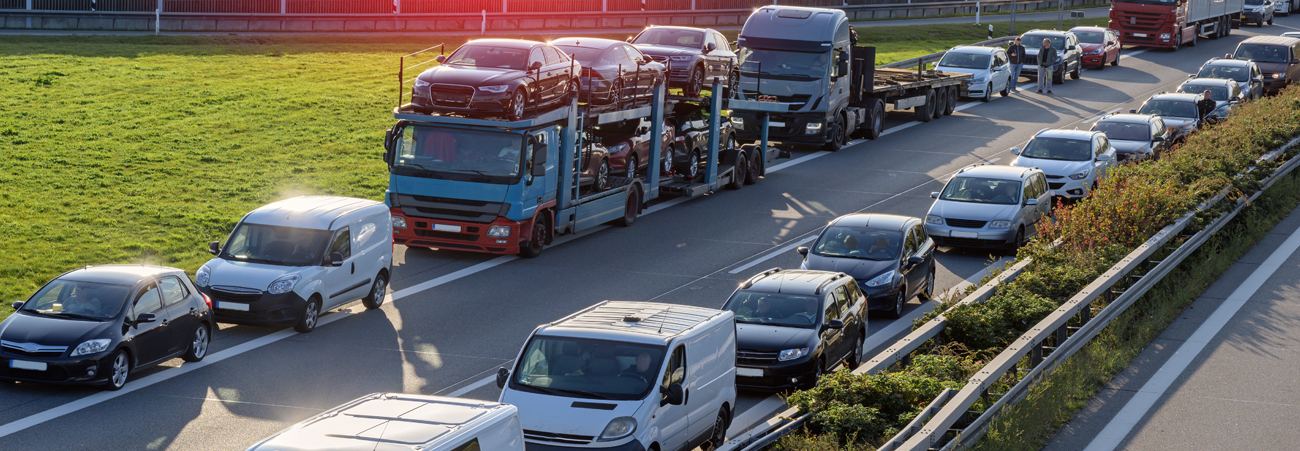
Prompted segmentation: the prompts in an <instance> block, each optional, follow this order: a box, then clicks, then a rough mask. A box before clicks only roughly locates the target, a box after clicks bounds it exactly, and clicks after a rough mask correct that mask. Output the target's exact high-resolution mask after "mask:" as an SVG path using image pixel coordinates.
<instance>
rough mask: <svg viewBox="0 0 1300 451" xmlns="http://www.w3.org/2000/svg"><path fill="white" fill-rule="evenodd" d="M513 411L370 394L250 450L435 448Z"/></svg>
mask: <svg viewBox="0 0 1300 451" xmlns="http://www.w3.org/2000/svg"><path fill="white" fill-rule="evenodd" d="M516 413H517V409H516V408H515V406H512V405H510V404H501V403H497V402H490V401H478V400H469V399H461V398H447V397H442V396H425V395H407V394H401V393H374V394H370V395H366V396H363V397H361V398H358V399H356V400H353V401H352V402H349V403H347V404H343V405H341V406H338V407H335V408H333V409H330V410H327V411H325V412H323V413H321V414H319V415H316V416H314V417H311V418H308V419H306V420H303V421H302V422H300V423H298V424H295V425H293V426H290V427H289V428H288V429H285V430H283V431H280V432H278V433H276V434H275V435H273V436H271V437H270V438H267V439H266V440H263V441H262V442H261V443H258V444H256V445H253V447H252V448H249V451H253V450H278V451H298V450H302V451H306V450H312V451H324V450H338V451H344V450H349V451H351V450H367V451H370V450H386V451H399V450H400V451H406V450H412V451H413V450H436V449H439V447H440V446H446V445H457V444H459V443H457V442H456V441H457V440H460V439H463V438H464V436H466V435H473V434H478V433H480V430H479V429H480V428H476V427H474V426H476V425H484V426H486V425H491V424H494V423H495V421H493V420H495V419H496V418H498V417H502V416H505V417H510V416H514V415H515V414H516Z"/></svg>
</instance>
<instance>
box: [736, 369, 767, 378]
mask: <svg viewBox="0 0 1300 451" xmlns="http://www.w3.org/2000/svg"><path fill="white" fill-rule="evenodd" d="M736 375H737V376H743V377H763V369H762V368H741V367H736Z"/></svg>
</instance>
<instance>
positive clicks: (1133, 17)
mask: <svg viewBox="0 0 1300 451" xmlns="http://www.w3.org/2000/svg"><path fill="white" fill-rule="evenodd" d="M1112 11H1113V12H1114V15H1113V16H1112V18H1114V19H1115V21H1116V22H1118V23H1119V24H1120V25H1121V26H1122V27H1123V28H1124V31H1127V32H1134V31H1138V32H1143V31H1145V32H1149V33H1158V32H1160V30H1163V29H1165V18H1166V17H1167V16H1166V15H1165V14H1161V13H1144V12H1137V11H1114V10H1112ZM1147 37H1149V38H1154V37H1155V36H1147Z"/></svg>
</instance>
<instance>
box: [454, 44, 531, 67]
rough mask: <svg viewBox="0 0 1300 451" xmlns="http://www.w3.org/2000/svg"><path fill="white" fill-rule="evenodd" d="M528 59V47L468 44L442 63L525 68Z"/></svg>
mask: <svg viewBox="0 0 1300 451" xmlns="http://www.w3.org/2000/svg"><path fill="white" fill-rule="evenodd" d="M527 61H528V49H519V48H513V47H497V46H491V45H466V46H462V47H461V48H460V49H457V50H456V52H455V53H452V54H451V56H450V57H448V58H447V61H444V62H443V63H442V64H451V65H457V66H468V67H474V68H479V67H495V68H498V69H511V70H524V64H525V63H526V62H527Z"/></svg>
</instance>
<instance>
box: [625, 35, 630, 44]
mask: <svg viewBox="0 0 1300 451" xmlns="http://www.w3.org/2000/svg"><path fill="white" fill-rule="evenodd" d="M624 41H627V43H628V44H631V43H632V36H628V37H627V39H624Z"/></svg>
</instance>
